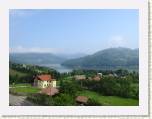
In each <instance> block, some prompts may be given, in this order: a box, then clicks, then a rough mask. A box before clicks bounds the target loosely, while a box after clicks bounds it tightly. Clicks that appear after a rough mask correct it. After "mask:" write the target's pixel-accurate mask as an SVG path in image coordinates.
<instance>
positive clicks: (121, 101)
mask: <svg viewBox="0 0 152 119" xmlns="http://www.w3.org/2000/svg"><path fill="white" fill-rule="evenodd" d="M78 95H83V96H87V97H88V98H89V99H93V100H96V102H99V103H100V105H103V106H133V105H136V106H137V105H139V100H137V99H132V98H123V97H118V96H104V95H101V94H100V93H97V92H95V91H89V90H83V91H80V92H79V93H78Z"/></svg>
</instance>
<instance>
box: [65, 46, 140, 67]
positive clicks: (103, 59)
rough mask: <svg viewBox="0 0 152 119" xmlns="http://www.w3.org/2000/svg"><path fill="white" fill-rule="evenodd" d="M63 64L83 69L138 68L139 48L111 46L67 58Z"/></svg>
mask: <svg viewBox="0 0 152 119" xmlns="http://www.w3.org/2000/svg"><path fill="white" fill-rule="evenodd" d="M62 65H63V66H66V67H70V68H82V69H111V70H112V69H117V68H127V69H138V65H139V49H129V48H122V47H119V48H109V49H105V50H102V51H99V52H96V53H94V54H92V55H87V56H85V57H81V58H76V59H71V60H66V61H65V62H63V63H62Z"/></svg>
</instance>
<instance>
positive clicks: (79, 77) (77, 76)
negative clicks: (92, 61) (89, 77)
mask: <svg viewBox="0 0 152 119" xmlns="http://www.w3.org/2000/svg"><path fill="white" fill-rule="evenodd" d="M74 78H75V79H76V80H84V79H86V76H85V75H75V76H74Z"/></svg>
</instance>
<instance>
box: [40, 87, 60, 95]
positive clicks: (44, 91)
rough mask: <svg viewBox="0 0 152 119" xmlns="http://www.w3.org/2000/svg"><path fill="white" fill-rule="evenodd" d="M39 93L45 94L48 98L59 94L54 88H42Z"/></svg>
mask: <svg viewBox="0 0 152 119" xmlns="http://www.w3.org/2000/svg"><path fill="white" fill-rule="evenodd" d="M40 93H42V94H46V95H49V96H53V95H56V94H58V93H59V90H58V89H57V88H54V87H51V86H49V87H47V88H43V89H42V90H41V91H40Z"/></svg>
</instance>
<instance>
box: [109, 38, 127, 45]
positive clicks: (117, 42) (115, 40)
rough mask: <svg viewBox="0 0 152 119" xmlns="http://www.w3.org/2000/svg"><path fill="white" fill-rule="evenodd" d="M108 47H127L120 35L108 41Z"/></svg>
mask: <svg viewBox="0 0 152 119" xmlns="http://www.w3.org/2000/svg"><path fill="white" fill-rule="evenodd" d="M107 46H108V47H127V41H126V39H125V38H124V37H123V36H121V35H116V36H113V37H111V38H110V39H109V40H108V45H107Z"/></svg>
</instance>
